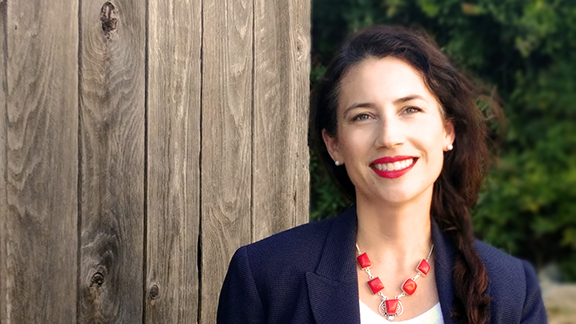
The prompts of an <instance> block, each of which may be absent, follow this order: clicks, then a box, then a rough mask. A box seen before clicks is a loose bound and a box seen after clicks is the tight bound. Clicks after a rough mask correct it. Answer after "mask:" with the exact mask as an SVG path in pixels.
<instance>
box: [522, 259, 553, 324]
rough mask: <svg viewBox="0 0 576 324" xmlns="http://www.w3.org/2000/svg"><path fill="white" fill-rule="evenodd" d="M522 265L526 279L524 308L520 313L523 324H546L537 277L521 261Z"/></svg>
mask: <svg viewBox="0 0 576 324" xmlns="http://www.w3.org/2000/svg"><path fill="white" fill-rule="evenodd" d="M522 262H523V265H524V273H525V277H526V299H525V300H524V308H523V311H522V322H521V323H523V324H532V323H533V324H541V323H548V320H547V319H546V309H545V308H544V302H543V300H542V291H541V290H540V285H539V284H538V277H537V276H536V272H535V271H534V268H532V266H531V265H530V264H529V263H528V262H526V261H522Z"/></svg>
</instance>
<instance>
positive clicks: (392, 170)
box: [370, 156, 418, 179]
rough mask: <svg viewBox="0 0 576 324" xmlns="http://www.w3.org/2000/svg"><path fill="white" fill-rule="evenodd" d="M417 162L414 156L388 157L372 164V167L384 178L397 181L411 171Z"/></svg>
mask: <svg viewBox="0 0 576 324" xmlns="http://www.w3.org/2000/svg"><path fill="white" fill-rule="evenodd" d="M417 160H418V158H416V157H412V156H386V157H383V158H380V159H377V160H375V161H374V162H372V163H371V164H370V167H371V168H372V170H374V172H376V174H377V175H378V176H380V177H382V178H388V179H395V178H399V177H401V176H403V175H404V174H405V173H407V172H408V171H410V170H411V169H412V167H413V166H414V164H415V163H416V161H417Z"/></svg>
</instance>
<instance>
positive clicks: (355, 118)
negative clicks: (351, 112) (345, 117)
mask: <svg viewBox="0 0 576 324" xmlns="http://www.w3.org/2000/svg"><path fill="white" fill-rule="evenodd" d="M366 119H370V115H368V114H359V115H356V116H355V117H354V119H353V120H354V121H360V120H366Z"/></svg>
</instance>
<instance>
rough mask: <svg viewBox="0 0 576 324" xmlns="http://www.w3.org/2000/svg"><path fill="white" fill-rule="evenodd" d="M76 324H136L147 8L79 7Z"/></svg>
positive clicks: (132, 0)
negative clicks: (78, 171) (79, 232)
mask: <svg viewBox="0 0 576 324" xmlns="http://www.w3.org/2000/svg"><path fill="white" fill-rule="evenodd" d="M80 17H81V31H80V35H81V47H80V59H81V66H80V75H81V78H80V103H81V106H80V134H81V135H80V141H81V199H82V200H81V250H80V278H79V285H80V287H79V293H78V296H79V302H78V306H79V309H78V312H79V316H78V321H79V322H80V323H140V322H142V315H143V310H144V309H143V306H144V300H143V295H144V294H143V291H144V289H143V284H144V281H143V273H144V269H143V265H144V261H143V259H144V251H143V248H144V241H143V240H144V174H145V169H144V160H145V151H144V142H145V139H144V127H145V125H144V123H145V121H144V116H145V48H146V44H145V41H146V22H145V19H146V5H144V4H143V3H142V2H141V1H137V0H117V1H112V2H105V3H103V2H99V1H83V2H82V5H81V13H80Z"/></svg>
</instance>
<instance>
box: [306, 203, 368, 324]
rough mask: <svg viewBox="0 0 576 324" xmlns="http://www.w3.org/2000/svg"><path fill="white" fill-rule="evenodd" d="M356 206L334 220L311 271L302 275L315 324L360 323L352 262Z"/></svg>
mask: <svg viewBox="0 0 576 324" xmlns="http://www.w3.org/2000/svg"><path fill="white" fill-rule="evenodd" d="M356 227H357V223H356V207H355V206H353V207H350V208H349V209H348V210H346V211H345V212H344V213H343V214H342V215H341V216H338V217H337V218H336V219H335V220H334V224H333V225H332V228H331V229H330V231H329V233H328V236H327V237H326V243H325V245H324V250H323V252H322V256H321V259H320V262H319V264H318V267H317V268H316V271H315V272H308V273H306V282H307V284H308V295H309V297H310V307H311V308H312V313H313V314H314V319H315V320H316V323H317V324H338V323H342V324H354V323H358V324H359V323H360V306H359V301H358V281H357V280H358V279H357V274H356V263H355V260H356V259H355V255H356V254H355V251H356V248H355V242H356Z"/></svg>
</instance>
